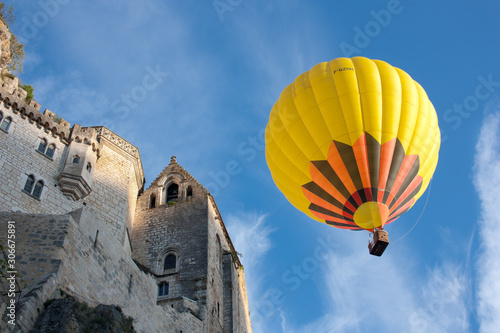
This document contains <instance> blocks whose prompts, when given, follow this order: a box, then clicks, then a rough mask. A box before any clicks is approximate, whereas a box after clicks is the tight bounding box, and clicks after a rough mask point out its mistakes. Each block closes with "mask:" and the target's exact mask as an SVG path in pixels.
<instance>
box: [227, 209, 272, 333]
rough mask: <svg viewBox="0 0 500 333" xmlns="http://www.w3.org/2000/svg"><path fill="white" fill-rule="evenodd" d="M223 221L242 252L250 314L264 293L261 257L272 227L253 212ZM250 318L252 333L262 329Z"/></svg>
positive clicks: (258, 323)
mask: <svg viewBox="0 0 500 333" xmlns="http://www.w3.org/2000/svg"><path fill="white" fill-rule="evenodd" d="M226 224H227V229H228V232H229V235H230V236H231V239H232V241H233V243H234V246H235V247H236V251H238V252H239V253H241V254H242V256H241V262H242V263H243V266H244V267H245V280H246V284H247V291H248V300H249V303H250V314H255V313H257V311H256V307H257V306H258V304H259V300H260V299H262V298H263V295H264V294H265V291H264V289H263V288H264V287H263V281H264V277H265V274H263V273H264V268H265V266H264V264H263V261H264V260H263V259H264V257H265V256H266V254H267V253H268V251H269V250H270V249H271V246H272V244H271V238H270V235H271V233H272V232H273V229H272V228H271V227H270V226H269V225H268V223H266V215H265V214H257V213H247V212H244V213H239V214H229V215H227V217H226ZM252 320H253V322H252V326H253V329H254V331H255V332H265V331H266V330H265V329H264V327H261V326H260V325H261V324H262V323H260V322H258V321H255V320H254V318H252Z"/></svg>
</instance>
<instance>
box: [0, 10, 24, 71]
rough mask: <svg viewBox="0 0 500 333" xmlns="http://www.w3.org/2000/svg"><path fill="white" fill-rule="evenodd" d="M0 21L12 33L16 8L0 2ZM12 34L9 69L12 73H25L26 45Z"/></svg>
mask: <svg viewBox="0 0 500 333" xmlns="http://www.w3.org/2000/svg"><path fill="white" fill-rule="evenodd" d="M0 20H2V22H3V23H4V24H5V25H6V26H7V28H8V29H9V31H10V28H9V25H12V24H13V23H14V21H15V16H14V7H13V6H12V5H7V6H6V5H5V4H4V3H3V2H2V1H1V0H0ZM10 32H11V37H10V56H11V59H12V60H11V62H10V63H9V64H8V68H9V70H10V71H12V72H16V73H21V72H22V71H23V61H24V45H23V44H21V42H19V40H18V39H17V37H16V36H15V35H14V34H13V33H12V31H10Z"/></svg>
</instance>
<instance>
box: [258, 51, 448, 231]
mask: <svg viewBox="0 0 500 333" xmlns="http://www.w3.org/2000/svg"><path fill="white" fill-rule="evenodd" d="M440 142H441V138H440V131H439V127H438V121H437V115H436V111H435V110H434V107H433V105H432V103H431V102H430V100H429V98H428V97H427V94H426V93H425V91H424V89H423V88H422V87H421V86H420V85H419V84H418V83H417V82H415V81H414V80H413V79H412V78H411V77H410V76H409V75H408V74H407V73H406V72H404V71H402V70H401V69H398V68H395V67H392V66H391V65H389V64H388V63H386V62H384V61H381V60H370V59H367V58H363V57H354V58H337V59H334V60H332V61H330V62H323V63H320V64H317V65H316V66H314V67H313V68H311V70H309V71H307V72H305V73H303V74H302V75H300V76H299V77H297V78H296V79H295V81H294V82H293V83H291V84H290V85H289V86H288V87H286V88H285V89H284V90H283V92H282V93H281V95H280V98H279V99H278V101H277V102H276V103H275V105H274V106H273V108H272V110H271V114H270V117H269V122H268V124H267V127H266V160H267V164H268V166H269V169H270V171H271V175H272V177H273V180H274V182H275V183H276V185H277V187H278V188H279V189H280V190H281V192H282V193H283V194H284V195H285V196H286V198H287V199H288V200H289V201H290V202H291V203H292V204H293V205H294V206H295V207H297V208H298V209H299V210H301V211H302V212H304V213H305V214H307V215H308V216H310V217H311V218H313V219H315V220H318V221H320V222H323V223H326V224H329V225H331V226H334V227H337V228H341V229H350V230H363V229H364V230H369V231H372V232H373V231H374V230H375V229H382V228H383V227H384V226H385V225H387V224H388V223H391V222H393V221H395V220H396V219H397V218H398V217H399V216H401V214H403V213H404V212H406V211H407V210H408V209H410V208H411V207H412V206H413V205H414V204H415V202H416V200H417V199H418V198H419V197H420V196H421V195H422V194H423V192H424V191H425V189H426V188H427V186H428V184H429V181H430V179H431V177H432V175H433V173H434V170H435V168H436V166H437V161H438V155H439V147H440Z"/></svg>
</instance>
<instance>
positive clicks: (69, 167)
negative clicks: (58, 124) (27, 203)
mask: <svg viewBox="0 0 500 333" xmlns="http://www.w3.org/2000/svg"><path fill="white" fill-rule="evenodd" d="M98 157H99V143H98V141H97V132H96V130H95V129H94V128H84V129H82V128H81V126H80V125H74V127H73V130H72V133H71V138H70V143H69V145H68V149H67V152H66V160H65V163H64V168H63V170H62V172H61V173H60V174H59V176H58V177H57V179H58V180H59V184H60V185H61V190H62V192H63V193H64V195H65V196H67V197H68V198H71V199H73V200H75V201H76V200H80V199H82V198H84V197H86V196H87V195H89V194H90V192H91V191H92V177H93V174H94V170H95V165H96V162H97V159H98Z"/></svg>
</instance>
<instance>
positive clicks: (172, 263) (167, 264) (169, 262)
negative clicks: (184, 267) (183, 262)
mask: <svg viewBox="0 0 500 333" xmlns="http://www.w3.org/2000/svg"><path fill="white" fill-rule="evenodd" d="M176 267H177V258H176V256H175V254H172V253H171V254H169V255H168V256H166V257H165V261H164V262H163V270H164V271H166V270H167V269H172V268H176Z"/></svg>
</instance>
